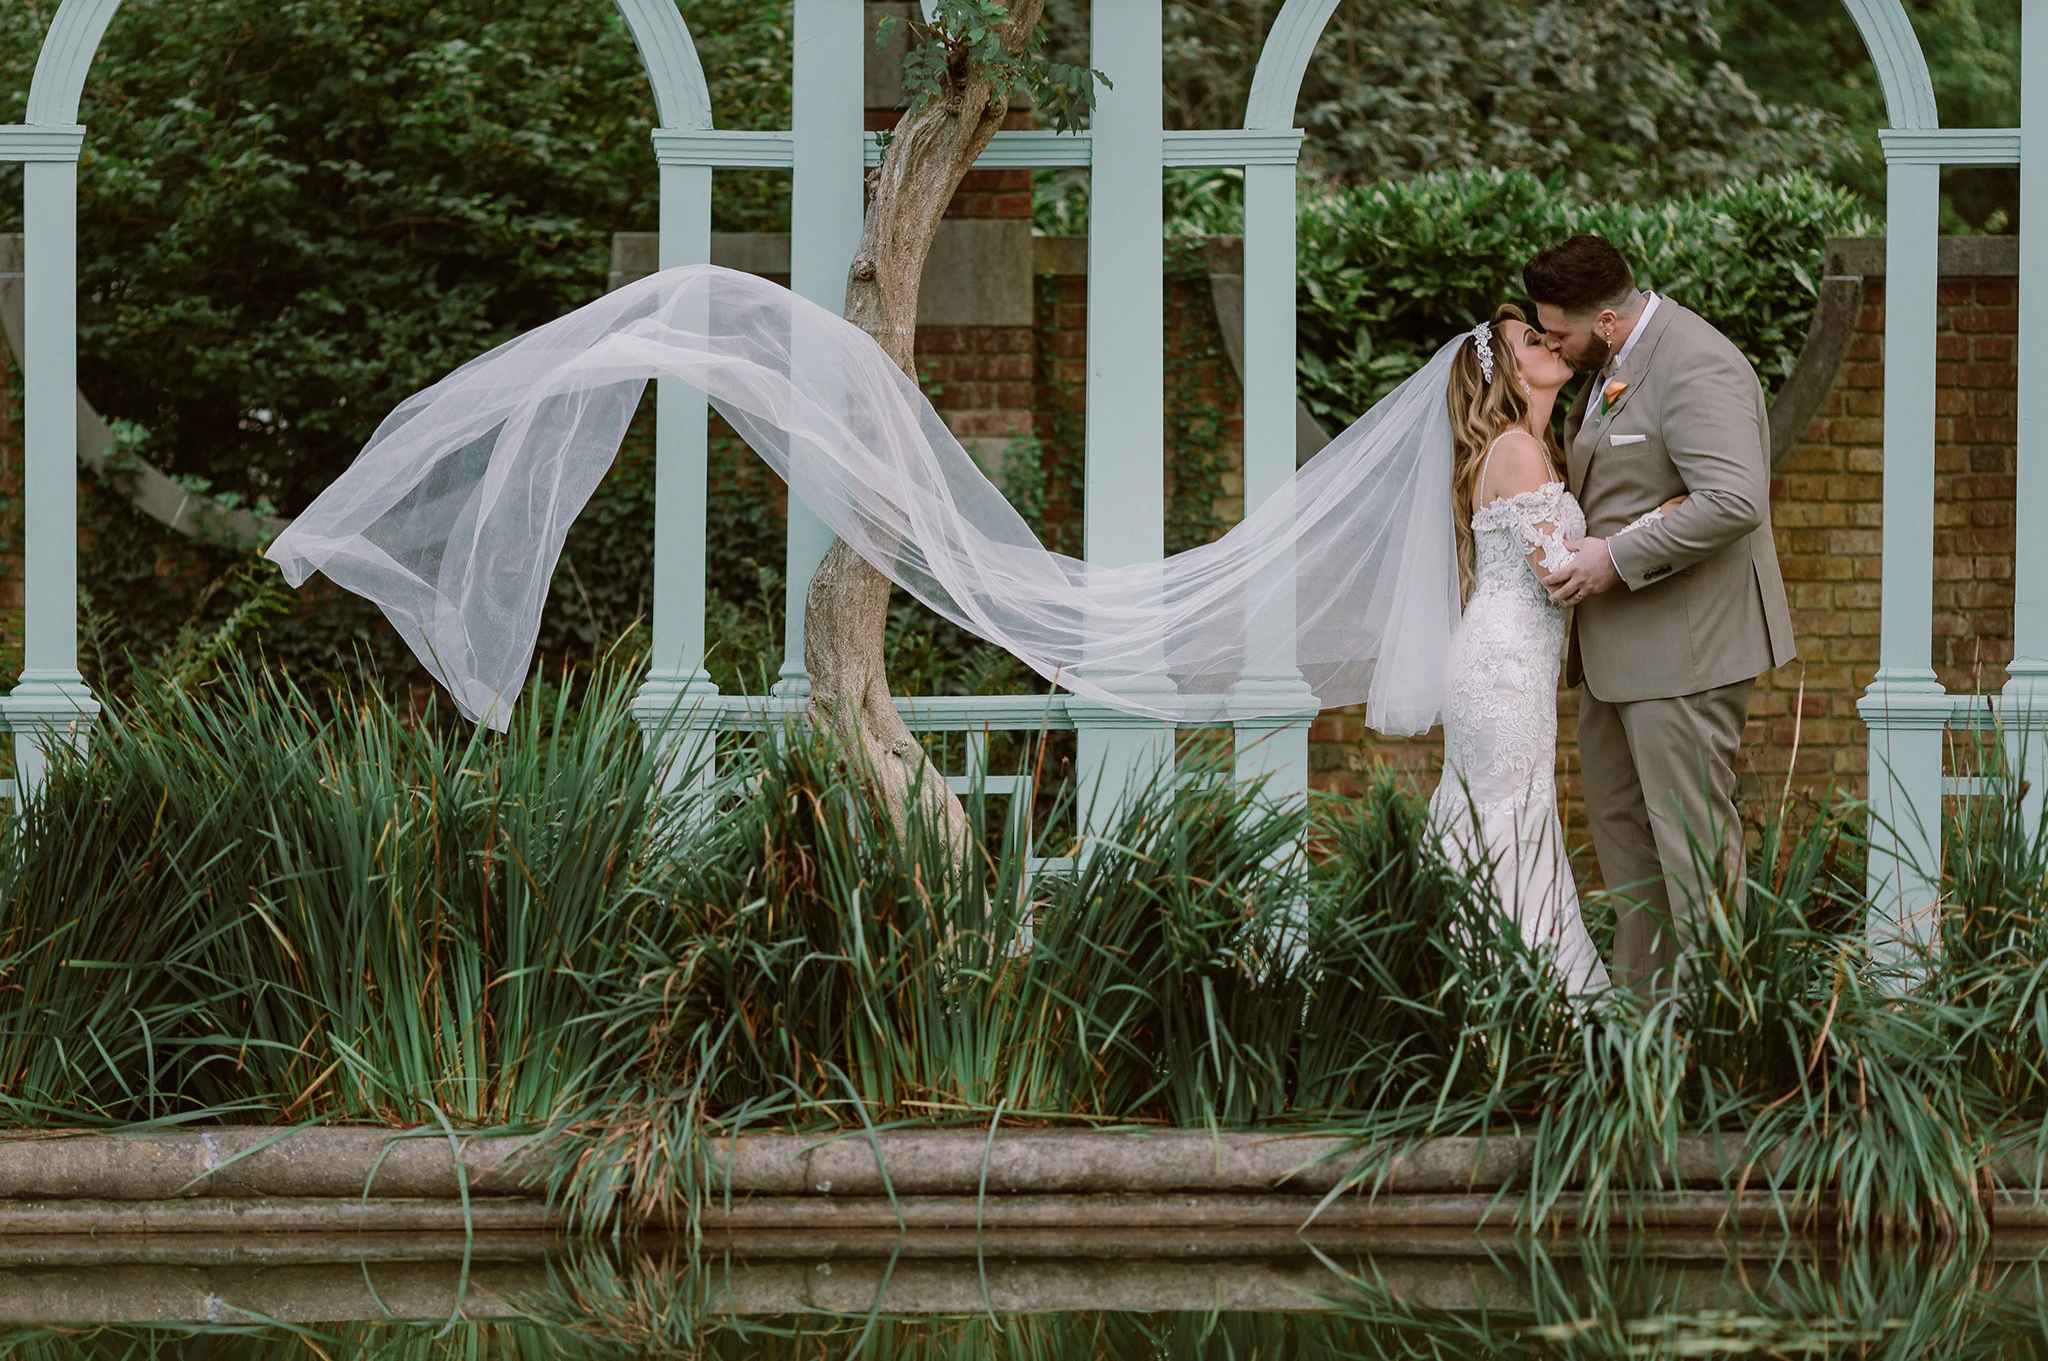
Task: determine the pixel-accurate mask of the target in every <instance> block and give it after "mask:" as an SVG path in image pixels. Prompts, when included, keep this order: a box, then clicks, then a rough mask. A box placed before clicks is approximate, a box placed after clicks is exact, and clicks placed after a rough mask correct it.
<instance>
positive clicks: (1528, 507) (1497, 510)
mask: <svg viewBox="0 0 2048 1361" xmlns="http://www.w3.org/2000/svg"><path fill="white" fill-rule="evenodd" d="M1546 525H1548V526H1550V528H1549V529H1547V530H1546V529H1545V528H1544V526H1546ZM1585 533H1586V513H1585V512H1584V511H1582V510H1580V509H1579V503H1578V500H1577V499H1576V498H1575V497H1573V496H1572V494H1571V493H1570V492H1569V491H1566V490H1565V485H1564V483H1562V482H1546V483H1544V484H1543V485H1542V486H1540V487H1538V488H1536V490H1534V491H1525V492H1520V493H1517V494H1516V495H1514V496H1503V497H1499V498H1497V499H1496V500H1493V501H1491V502H1489V503H1487V504H1486V505H1483V506H1481V507H1480V508H1479V509H1478V510H1477V511H1475V512H1473V515H1472V539H1473V548H1474V550H1475V556H1476V558H1477V563H1476V571H1475V573H1474V580H1473V587H1472V590H1473V594H1474V595H1475V596H1476V595H1478V594H1479V593H1480V592H1482V591H1486V592H1492V591H1499V590H1511V591H1515V592H1517V593H1518V594H1520V595H1521V596H1523V597H1524V598H1527V599H1528V600H1530V601H1531V602H1532V603H1536V604H1541V605H1543V606H1545V607H1546V608H1550V609H1555V608H1556V607H1555V606H1552V605H1551V604H1550V597H1549V595H1548V594H1547V593H1546V592H1545V591H1544V589H1543V583H1542V582H1540V581H1538V580H1537V579H1536V574H1535V573H1534V572H1532V571H1530V570H1529V562H1528V557H1529V554H1531V553H1541V554H1542V558H1541V561H1542V563H1543V566H1544V570H1546V571H1552V572H1554V571H1556V570H1557V569H1558V568H1560V567H1563V566H1564V565H1566V564H1567V563H1569V562H1570V561H1571V560H1572V555H1571V554H1570V553H1569V552H1567V551H1566V549H1565V546H1564V545H1565V541H1566V540H1567V539H1577V538H1583V537H1584V536H1585Z"/></svg>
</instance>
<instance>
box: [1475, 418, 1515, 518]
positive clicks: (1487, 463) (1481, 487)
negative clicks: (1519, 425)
mask: <svg viewBox="0 0 2048 1361" xmlns="http://www.w3.org/2000/svg"><path fill="white" fill-rule="evenodd" d="M1514 433H1515V432H1514V430H1513V429H1512V428H1510V429H1507V430H1503V431H1501V432H1500V433H1499V434H1498V435H1495V436H1494V437H1493V443H1491V444H1489V445H1487V446H1486V453H1485V455H1484V457H1482V458H1481V459H1480V460H1479V480H1478V481H1477V482H1475V483H1473V485H1472V492H1473V495H1472V499H1473V501H1474V502H1476V503H1477V504H1475V505H1474V506H1473V507H1472V509H1473V510H1475V511H1476V510H1478V509H1479V507H1480V506H1483V505H1487V504H1490V503H1488V502H1485V501H1480V500H1479V498H1480V497H1482V496H1484V495H1486V470H1487V469H1489V468H1491V467H1492V466H1493V451H1494V450H1496V449H1498V448H1500V442H1501V441H1502V440H1504V439H1506V438H1507V437H1508V436H1509V435H1512V434H1514Z"/></svg>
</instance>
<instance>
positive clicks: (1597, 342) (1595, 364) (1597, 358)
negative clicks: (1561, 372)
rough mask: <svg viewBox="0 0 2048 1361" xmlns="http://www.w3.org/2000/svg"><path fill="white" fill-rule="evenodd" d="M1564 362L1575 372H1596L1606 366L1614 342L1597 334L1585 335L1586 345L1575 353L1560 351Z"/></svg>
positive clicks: (1610, 356) (1612, 352) (1611, 355)
mask: <svg viewBox="0 0 2048 1361" xmlns="http://www.w3.org/2000/svg"><path fill="white" fill-rule="evenodd" d="M1561 353H1563V354H1564V362H1565V363H1567V364H1569V365H1571V366H1572V371H1573V372H1575V373H1598V372H1600V370H1602V369H1604V368H1606V367H1607V361H1608V360H1609V359H1611V358H1612V357H1613V356H1614V342H1613V341H1611V340H1604V339H1602V338H1601V337H1599V336H1588V337H1586V347H1585V348H1584V349H1583V350H1580V351H1579V352H1578V353H1577V354H1573V353H1571V352H1569V351H1561Z"/></svg>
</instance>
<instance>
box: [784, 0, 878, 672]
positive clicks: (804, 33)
mask: <svg viewBox="0 0 2048 1361" xmlns="http://www.w3.org/2000/svg"><path fill="white" fill-rule="evenodd" d="M863 18H864V11H863V9H862V0H796V56H795V62H794V67H795V71H794V79H795V82H796V84H795V90H794V103H793V106H792V110H791V121H792V123H793V125H794V127H795V130H796V162H795V171H794V179H793V181H792V183H791V186H790V212H789V217H790V243H789V285H790V288H791V289H792V290H793V291H794V292H796V293H797V294H798V295H800V296H802V297H805V298H809V299H810V300H811V301H812V302H814V303H817V304H818V305H819V306H820V307H824V308H828V309H830V310H831V311H833V312H843V311H845V310H846V271H847V270H848V269H849V268H850V267H851V266H852V265H853V255H854V252H855V251H856V250H858V249H859V248H860V232H861V221H862V218H863V216H864V214H865V204H864V203H863V186H864V183H865V178H866V174H867V170H866V165H865V163H864V160H863V157H864V155H865V152H864V149H863V125H864V123H865V121H866V115H867V108H866V104H867V101H866V99H865V98H864V95H863V79H862V78H863V75H864V73H865V71H866V65H865V62H864V57H865V47H866V43H865V29H864V27H863V23H862V21H863ZM831 546H832V531H831V530H829V529H827V528H826V527H825V523H824V521H822V520H820V519H819V518H818V517H817V515H815V514H814V513H813V512H812V511H811V509H810V508H809V507H808V506H806V505H804V504H803V503H802V502H801V501H800V500H799V499H798V498H797V496H796V495H795V494H794V491H792V494H791V496H790V498H789V550H788V554H787V556H786V557H785V559H784V568H783V570H784V573H785V577H786V580H785V583H784V586H783V605H784V608H785V609H786V610H787V611H788V613H787V615H786V616H785V617H784V619H783V624H782V672H781V675H780V676H779V677H778V678H777V680H776V682H775V693H777V694H779V695H788V696H791V697H793V698H806V697H808V696H809V695H810V693H811V682H810V677H809V676H808V675H807V674H806V673H805V671H804V595H805V593H806V592H807V591H809V590H810V586H811V576H812V574H813V573H815V572H816V571H817V570H818V564H819V563H820V562H821V561H823V560H824V557H825V550H826V549H828V548H830V547H831Z"/></svg>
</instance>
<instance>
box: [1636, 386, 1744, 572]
mask: <svg viewBox="0 0 2048 1361" xmlns="http://www.w3.org/2000/svg"><path fill="white" fill-rule="evenodd" d="M1757 393H1758V388H1757V378H1756V373H1755V372H1754V371H1753V370H1752V369H1751V368H1750V367H1749V365H1748V363H1747V362H1746V361H1744V360H1743V359H1742V357H1741V355H1740V354H1737V353H1733V352H1729V353H1723V354H1714V353H1708V354H1706V355H1702V356H1700V357H1699V358H1698V359H1696V360H1695V361H1694V362H1693V363H1692V364H1690V365H1688V366H1687V367H1686V370H1685V371H1684V372H1682V373H1680V374H1678V375H1676V376H1675V380H1674V381H1673V385H1672V388H1671V391H1670V392H1669V393H1668V394H1667V395H1666V396H1665V398H1664V412H1663V431H1662V433H1663V437H1664V449H1665V452H1666V454H1668V455H1669V457H1670V459H1671V462H1672V464H1673V465H1674V466H1675V467H1676V468H1677V469H1678V477H1679V480H1680V481H1681V482H1683V483H1684V484H1685V490H1686V496H1687V499H1686V502H1685V504H1684V505H1682V506H1679V507H1678V508H1677V509H1676V510H1674V511H1672V512H1671V513H1670V514H1669V515H1666V516H1665V517H1664V518H1663V519H1661V520H1657V521H1654V522H1652V523H1650V524H1646V525H1644V526H1642V527H1641V528H1640V529H1637V530H1636V531H1635V532H1634V533H1631V534H1620V535H1616V536H1615V537H1614V538H1612V539H1609V540H1608V542H1607V551H1608V553H1609V555H1610V556H1611V557H1612V558H1613V559H1614V567H1615V570H1616V571H1617V572H1619V573H1620V574H1621V578H1622V581H1623V582H1624V583H1626V584H1627V586H1628V588H1629V589H1630V590H1640V589H1642V588H1643V587H1644V586H1648V585H1652V584H1654V583H1655V582H1658V581H1662V580H1663V579H1664V578H1665V577H1667V576H1670V575H1671V574H1672V573H1673V572H1681V571H1684V570H1685V569H1686V568H1688V567H1690V566H1692V565H1693V564H1694V563H1696V562H1699V561H1700V560H1702V559H1704V558H1710V557H1712V556H1713V555H1714V554H1716V553H1718V552H1720V551H1721V550H1722V549H1724V548H1727V547H1728V546H1729V545H1730V544H1733V543H1736V542H1737V541H1739V540H1741V539H1743V538H1745V537H1747V536H1748V535H1749V534H1750V533H1752V532H1753V531H1754V530H1755V529H1756V528H1757V527H1758V526H1759V525H1761V524H1763V522H1764V516H1765V514H1766V513H1767V511H1768V509H1769V506H1770V497H1771V475H1770V458H1769V456H1768V455H1767V454H1766V453H1765V451H1764V447H1763V445H1762V443H1761V442H1760V441H1759V440H1758V439H1757V414H1756V403H1757Z"/></svg>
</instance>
